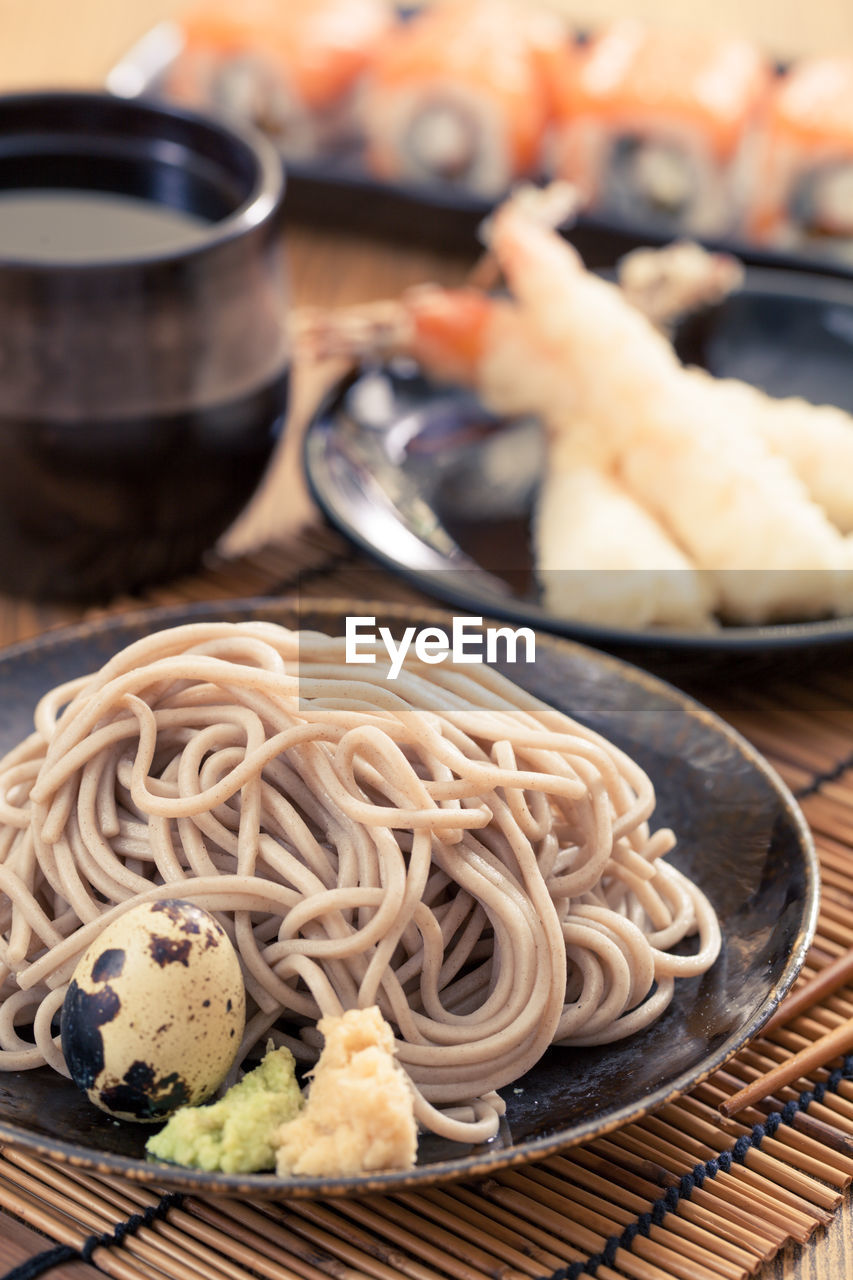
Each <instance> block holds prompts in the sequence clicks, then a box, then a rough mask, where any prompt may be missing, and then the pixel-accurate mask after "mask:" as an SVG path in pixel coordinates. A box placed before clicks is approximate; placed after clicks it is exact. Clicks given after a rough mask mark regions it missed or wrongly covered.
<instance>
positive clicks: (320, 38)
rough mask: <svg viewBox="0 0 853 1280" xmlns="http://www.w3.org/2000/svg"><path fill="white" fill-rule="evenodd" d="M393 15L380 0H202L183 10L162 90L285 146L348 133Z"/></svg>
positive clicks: (313, 148) (319, 142)
mask: <svg viewBox="0 0 853 1280" xmlns="http://www.w3.org/2000/svg"><path fill="white" fill-rule="evenodd" d="M391 22H392V15H391V12H390V9H389V7H388V6H387V5H386V4H384V3H383V0H299V2H298V3H286V2H282V0H240V3H239V4H232V3H231V2H230V0H206V2H205V3H202V4H200V5H199V6H198V7H196V8H193V9H190V10H188V11H187V12H186V13H185V14H184V15H182V18H181V28H182V34H183V40H184V47H183V50H182V52H181V53H180V55H179V56H178V58H177V60H176V62H175V65H174V67H173V68H172V70H171V74H170V76H169V79H168V82H167V85H166V89H167V92H168V93H169V94H170V95H171V96H173V97H176V98H178V99H179V100H181V101H184V102H188V103H191V104H193V105H196V106H207V107H211V106H212V107H214V108H219V109H221V110H225V111H228V112H231V113H234V114H237V115H242V116H243V117H245V118H247V119H249V120H251V122H252V123H253V124H255V125H257V126H259V127H260V128H262V129H263V130H264V131H265V132H266V133H269V134H270V135H271V136H272V137H273V138H274V139H275V141H276V143H277V144H278V145H279V146H280V148H281V150H282V151H283V152H284V154H285V155H287V156H290V157H295V158H299V159H303V158H308V157H310V156H313V155H315V154H317V153H319V152H321V151H323V150H328V149H329V148H330V147H335V146H339V145H341V144H342V143H344V142H348V141H351V140H352V135H353V132H354V127H355V125H354V119H355V107H354V100H355V95H356V94H357V91H358V88H359V85H360V81H361V78H362V76H363V75H364V73H365V71H366V70H367V68H368V67H369V65H370V63H371V60H372V58H373V53H374V50H375V48H376V45H377V43H378V41H379V39H380V37H381V36H382V35H383V34H384V32H385V31H386V30H387V28H388V27H389V26H390V24H391Z"/></svg>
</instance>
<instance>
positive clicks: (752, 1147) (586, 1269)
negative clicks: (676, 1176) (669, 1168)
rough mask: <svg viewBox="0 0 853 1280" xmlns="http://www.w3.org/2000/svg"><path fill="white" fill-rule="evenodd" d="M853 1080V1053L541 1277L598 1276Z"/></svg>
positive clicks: (545, 1279) (575, 1279)
mask: <svg viewBox="0 0 853 1280" xmlns="http://www.w3.org/2000/svg"><path fill="white" fill-rule="evenodd" d="M851 1079H853V1053H851V1054H848V1055H847V1057H846V1058H845V1059H844V1065H843V1066H841V1067H836V1068H835V1070H834V1071H832V1072H830V1074H829V1077H828V1079H826V1080H823V1081H821V1082H820V1083H819V1084H816V1085H815V1087H814V1088H813V1089H805V1090H804V1091H803V1092H802V1093H801V1094H800V1095H799V1097H797V1098H792V1099H791V1101H790V1102H786V1104H785V1106H784V1107H783V1108H782V1110H781V1111H771V1112H770V1114H769V1115H768V1117H767V1119H766V1120H764V1121H762V1123H761V1124H756V1125H753V1127H752V1130H751V1131H750V1132H749V1133H744V1134H741V1136H740V1137H739V1138H738V1140H737V1142H736V1143H735V1144H734V1146H733V1147H732V1148H731V1150H729V1151H723V1152H721V1153H720V1155H718V1156H715V1157H714V1158H713V1159H711V1160H706V1161H705V1163H704V1164H697V1165H696V1166H695V1167H694V1168H693V1169H691V1171H690V1172H689V1173H685V1174H683V1175H682V1177H681V1178H680V1180H679V1182H678V1183H677V1184H676V1185H674V1186H671V1187H667V1189H666V1192H665V1193H664V1195H663V1196H661V1198H660V1199H659V1200H656V1201H655V1202H654V1204H653V1205H652V1207H651V1209H649V1210H648V1211H647V1212H646V1213H640V1214H638V1215H637V1218H636V1220H635V1221H634V1222H629V1223H628V1226H627V1227H625V1229H624V1231H622V1232H621V1233H620V1234H619V1235H618V1236H610V1238H609V1239H608V1240H606V1241H605V1243H604V1248H603V1249H602V1250H601V1252H600V1253H593V1254H590V1256H589V1257H588V1258H586V1259H585V1260H583V1261H581V1260H578V1261H577V1262H572V1263H571V1264H570V1265H569V1266H568V1267H559V1268H558V1269H557V1270H556V1271H552V1272H551V1274H550V1276H547V1277H545V1276H542V1277H540V1278H539V1280H580V1277H581V1276H595V1274H596V1272H597V1271H598V1268H599V1267H602V1266H607V1267H615V1266H616V1265H617V1264H616V1254H617V1252H618V1250H619V1249H630V1248H631V1245H632V1244H633V1243H634V1241H635V1240H636V1238H637V1236H648V1235H649V1234H650V1232H651V1229H652V1227H653V1226H654V1227H659V1226H660V1225H661V1223H662V1222H663V1220H664V1217H665V1216H666V1214H667V1213H674V1212H675V1210H676V1209H677V1208H678V1206H679V1204H680V1203H681V1201H682V1200H689V1199H690V1197H691V1195H692V1194H693V1192H694V1191H695V1190H696V1188H697V1187H701V1186H702V1184H703V1183H704V1182H706V1181H707V1179H708V1178H716V1176H717V1174H718V1173H728V1172H729V1170H730V1169H731V1167H732V1165H733V1164H743V1162H744V1161H745V1160H746V1157H747V1155H748V1153H749V1152H750V1151H757V1150H758V1148H759V1147H760V1146H761V1144H762V1142H763V1141H764V1139H765V1138H772V1137H773V1134H774V1133H775V1132H776V1130H777V1129H778V1128H779V1126H780V1125H782V1124H793V1123H794V1116H795V1115H796V1114H797V1112H798V1111H808V1109H809V1107H810V1106H811V1104H812V1103H813V1102H822V1101H823V1099H824V1098H825V1097H826V1095H827V1094H828V1093H837V1092H838V1086H839V1085H840V1084H841V1082H842V1080H851Z"/></svg>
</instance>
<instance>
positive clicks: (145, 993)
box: [60, 899, 246, 1121]
mask: <svg viewBox="0 0 853 1280" xmlns="http://www.w3.org/2000/svg"><path fill="white" fill-rule="evenodd" d="M245 1018H246V995H245V988H244V986H243V977H242V974H241V971H240V962H239V960H238V959H237V953H236V951H235V950H234V947H233V946H232V945H231V941H230V939H229V937H228V935H227V934H226V932H225V930H224V929H223V928H222V926H221V925H220V924H219V922H218V921H217V920H215V919H214V917H213V916H212V915H210V913H209V912H207V911H204V910H202V909H201V908H200V907H197V906H195V905H194V904H193V903H191V902H183V901H180V900H177V899H164V900H163V901H161V902H144V903H140V904H139V905H138V906H136V907H132V908H131V909H130V910H129V911H127V912H126V913H125V914H124V915H122V916H119V918H118V919H117V920H114V921H113V922H112V924H110V925H108V926H107V928H106V929H104V931H103V933H101V934H100V936H99V937H98V938H97V939H96V941H95V942H93V943H92V944H91V946H90V947H89V948H88V950H86V951H85V952H84V954H83V955H82V956H81V958H80V961H79V963H78V964H77V967H76V969H75V970H74V976H73V978H72V980H71V982H70V984H69V987H68V991H67V992H66V995H65V1000H64V1003H63V1005H62V1018H61V1023H60V1031H61V1036H62V1051H63V1054H64V1056H65V1061H66V1064H67V1066H68V1070H69V1072H70V1073H71V1078H72V1080H73V1081H74V1083H75V1084H76V1085H77V1086H78V1087H79V1088H80V1089H82V1090H83V1091H84V1092H85V1093H87V1094H88V1096H89V1098H90V1099H91V1100H92V1102H94V1103H95V1105H96V1106H98V1107H100V1108H101V1109H102V1110H103V1111H107V1112H109V1114H110V1115H113V1116H117V1117H118V1118H119V1119H122V1120H146V1121H147V1120H164V1119H165V1118H166V1117H167V1116H169V1115H171V1114H172V1112H173V1111H176V1110H177V1109H178V1107H182V1106H185V1105H191V1106H192V1105H194V1104H196V1103H198V1102H203V1101H204V1100H205V1099H206V1098H209V1097H210V1095H211V1094H212V1093H214V1092H215V1090H216V1089H217V1088H218V1087H219V1085H220V1084H221V1083H222V1081H223V1080H224V1078H225V1076H226V1075H227V1073H228V1070H229V1068H230V1067H231V1064H232V1063H233V1061H234V1058H235V1056H236V1053H237V1049H238V1047H239V1044H240V1038H241V1036H242V1033H243V1027H244V1024H245Z"/></svg>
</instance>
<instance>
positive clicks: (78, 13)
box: [0, 0, 853, 1280]
mask: <svg viewBox="0 0 853 1280" xmlns="http://www.w3.org/2000/svg"><path fill="white" fill-rule="evenodd" d="M179 7H180V5H179V4H178V3H177V0H122V3H121V4H116V3H115V0H75V3H74V4H73V5H69V4H63V3H62V2H61V0H27V3H23V2H22V0H0V89H3V88H12V87H20V86H35V85H48V84H50V85H55V84H59V83H63V84H76V85H83V84H96V83H99V82H100V81H101V80H102V78H103V75H104V73H105V71H106V69H107V68H108V67H109V66H110V65H111V63H112V62H113V61H114V60H115V58H116V56H117V55H118V54H119V53H120V52H121V51H122V50H123V49H124V48H125V47H127V45H128V44H129V43H130V42H131V41H132V40H133V39H134V38H135V37H136V36H137V35H139V34H140V33H141V32H142V31H143V30H145V29H146V28H147V27H148V26H149V25H150V24H151V22H152V21H153V20H155V19H156V18H158V17H160V16H163V15H165V14H168V13H170V12H174V11H176V10H177V9H178V8H179ZM564 7H567V8H568V10H569V12H571V13H573V14H576V15H577V16H578V17H580V18H584V17H588V16H589V9H590V7H589V6H587V7H586V11H585V10H584V8H583V6H582V5H581V4H574V5H572V4H571V3H570V2H569V0H567V2H566V5H565V6H564ZM615 7H620V6H618V4H617V5H614V4H613V3H611V4H610V5H608V10H607V11H608V12H610V11H613V9H614V8H615ZM625 7H626V6H625V5H622V6H621V8H623V9H624V8H625ZM634 8H635V9H636V10H637V11H640V10H639V6H634ZM714 10H715V19H714V20H715V21H722V20H728V19H730V18H732V17H733V16H736V17H737V18H738V19H740V20H741V22H742V24H743V25H745V26H746V27H747V28H750V27H751V28H752V31H753V34H755V33H756V32H757V33H762V31H765V32H766V34H767V35H768V39H769V41H770V43H772V44H773V45H774V46H775V47H777V48H779V49H780V51H784V52H786V53H787V52H791V51H794V50H796V49H806V48H808V49H811V48H829V47H837V46H838V45H839V44H844V43H846V44H847V45H848V46H850V47H851V48H853V7H851V6H850V5H849V3H847V2H846V0H832V2H831V3H830V2H829V0H824V2H823V3H821V4H820V5H818V6H810V7H808V12H807V13H806V6H802V5H798V4H795V3H793V0H792V2H791V3H787V4H782V3H779V2H778V0H772V2H771V0H757V2H755V3H752V4H746V5H744V4H741V3H734V2H733V3H731V4H726V3H722V4H721V5H717V6H714ZM596 11H600V10H599V9H598V8H596ZM642 11H643V12H644V13H649V12H653V13H664V14H666V13H668V12H674V13H676V14H677V15H679V16H680V17H681V18H683V17H684V12H683V5H681V4H680V3H679V0H645V3H644V5H643V7H642ZM770 15H772V23H770V25H769V26H765V20H766V19H767V18H768V16H770ZM706 16H707V15H706ZM288 249H289V263H290V273H291V281H292V291H293V298H294V301H295V303H296V304H300V303H311V304H343V303H347V302H352V301H364V300H370V299H374V298H381V297H387V296H393V295H395V294H396V293H398V292H399V290H400V289H401V288H402V287H404V286H405V285H408V284H412V283H417V282H420V281H423V280H428V279H429V280H436V281H439V282H442V283H447V284H454V283H457V282H459V281H460V280H461V279H462V278H463V277H464V275H465V272H466V271H467V269H468V268H469V266H470V264H471V262H472V261H473V260H474V257H475V255H476V246H473V245H472V246H471V250H470V252H469V253H468V254H464V255H461V256H459V257H458V258H453V257H448V256H439V255H437V254H435V253H431V252H430V251H428V250H426V249H424V250H413V249H411V248H398V247H395V246H393V245H391V244H388V243H378V242H376V241H375V240H373V239H370V238H359V237H356V236H351V235H346V234H343V233H340V234H334V235H330V234H321V233H318V232H316V231H311V230H309V229H306V228H304V227H298V226H292V227H291V228H290V230H289V233H288ZM295 372H296V376H295V384H294V403H293V411H292V414H291V422H290V425H289V428H288V432H287V434H286V436H285V439H284V440H283V442H282V445H281V447H280V450H279V453H278V455H277V457H276V459H275V460H274V463H273V465H272V467H271V469H270V472H269V475H268V478H267V481H266V484H265V486H264V488H263V489H262V491H261V493H260V494H259V495H258V497H257V499H256V500H255V502H254V503H253V504H252V506H251V507H250V509H249V511H248V512H247V513H245V515H244V516H243V517H242V518H241V519H240V520H239V521H238V523H237V525H236V526H235V527H234V529H233V530H232V531H231V533H230V535H229V536H228V538H227V539H226V540H225V542H224V544H223V547H222V548H221V553H222V554H221V555H220V556H219V557H217V558H216V559H214V561H213V562H212V563H211V564H210V565H209V566H208V567H207V568H206V569H205V570H204V571H203V572H201V573H199V574H198V575H196V576H195V577H193V578H191V579H186V580H184V581H182V582H181V583H179V584H172V585H169V586H167V587H165V588H164V589H163V590H158V591H152V592H150V593H148V594H147V595H146V598H145V600H144V601H143V602H142V603H150V604H156V603H162V602H165V601H176V600H181V599H187V600H189V599H202V598H206V597H207V598H215V597H222V598H224V597H228V596H232V597H235V596H241V595H245V594H251V593H253V592H255V591H266V590H270V589H273V588H274V587H282V586H284V587H286V586H287V563H288V555H289V552H288V546H289V545H292V540H293V539H296V540H297V541H298V544H299V548H300V555H301V557H302V558H303V560H307V561H311V558H312V557H313V560H314V562H315V563H316V566H317V568H318V572H319V576H320V578H321V580H322V575H323V573H324V572H325V569H324V566H326V568H327V569H328V573H329V580H330V581H332V580H334V581H336V582H339V581H340V572H341V566H340V546H339V544H338V543H337V541H336V539H334V538H333V539H331V540H330V538H329V535H328V534H327V532H326V531H324V530H323V528H322V527H321V525H320V524H319V522H318V518H317V513H316V512H315V511H314V510H313V508H312V504H311V501H310V499H309V497H308V495H307V492H306V490H305V486H304V483H303V480H302V477H301V474H300V470H299V465H298V454H299V438H300V431H301V427H302V425H303V424H304V421H305V419H306V416H307V414H308V413H309V412H310V409H311V407H312V406H313V405H314V404H315V403H316V401H317V398H318V396H319V394H320V392H321V390H322V388H323V385H324V384H325V382H326V381H327V380H328V379H329V378H330V377H333V376H334V375H335V373H336V370H334V369H327V370H323V371H317V370H309V369H304V368H298V369H297V370H296V371H295ZM289 540H290V542H289ZM354 580H357V579H354ZM400 590H401V592H402V588H400ZM130 603H139V602H130V601H126V600H122V601H115V602H113V604H112V605H111V606H110V610H112V611H119V610H121V609H123V608H126V607H127V606H128V604H130ZM93 612H94V611H92V610H89V611H83V610H80V609H77V608H74V607H69V606H51V605H36V604H32V603H29V602H26V601H20V600H13V599H9V598H0V646H2V645H6V644H9V643H12V642H14V641H17V640H23V639H26V638H27V637H30V636H34V635H37V634H39V633H41V632H43V631H44V630H45V629H47V628H49V627H53V626H57V625H61V624H62V623H64V622H68V621H72V620H74V619H76V618H79V617H81V616H92V614H93ZM852 1228H853V1212H851V1207H850V1203H849V1201H848V1202H847V1204H846V1207H845V1208H844V1209H843V1210H842V1211H841V1212H840V1213H839V1214H838V1215H837V1217H836V1219H835V1221H834V1223H833V1225H832V1226H831V1227H830V1228H829V1230H827V1231H826V1232H825V1233H824V1234H823V1235H822V1236H820V1237H819V1238H816V1239H815V1240H814V1241H813V1242H812V1243H811V1244H810V1245H809V1246H807V1247H806V1248H805V1250H803V1251H800V1250H799V1249H793V1248H792V1249H789V1250H788V1251H786V1253H785V1254H784V1255H781V1256H780V1258H779V1259H777V1261H776V1263H774V1264H773V1265H772V1266H771V1267H770V1268H769V1269H768V1271H767V1272H766V1273H763V1274H766V1275H767V1276H773V1277H776V1280H782V1278H783V1277H784V1280H806V1277H810V1278H813V1280H841V1277H842V1276H843V1275H845V1274H847V1275H853V1270H851V1269H848V1268H850V1267H853V1263H851V1262H850V1259H849V1255H847V1254H846V1253H845V1240H846V1238H847V1237H848V1236H849V1234H850V1232H851V1229H852ZM47 1243H48V1242H47V1241H46V1240H45V1239H44V1238H43V1237H42V1236H39V1235H37V1234H36V1233H35V1232H33V1231H32V1230H31V1229H30V1228H28V1227H26V1226H24V1225H23V1224H22V1223H21V1222H20V1221H18V1220H16V1219H15V1218H13V1217H10V1216H9V1215H6V1214H2V1213H0V1274H2V1273H3V1272H5V1270H6V1269H7V1268H9V1267H11V1266H12V1265H13V1264H15V1263H17V1262H20V1261H21V1260H23V1259H25V1258H27V1257H28V1256H31V1255H32V1254H34V1253H36V1252H38V1251H39V1250H41V1249H43V1248H44V1247H45V1246H46V1245H47ZM845 1258H846V1259H847V1263H846V1265H845V1261H844V1259H845ZM50 1274H52V1275H55V1276H61V1277H63V1280H66V1278H67V1280H76V1278H77V1277H82V1276H84V1275H92V1276H94V1275H95V1274H96V1272H95V1271H94V1270H93V1269H92V1268H91V1267H87V1266H85V1265H84V1264H81V1263H69V1264H65V1265H63V1266H62V1267H60V1268H57V1269H56V1270H54V1271H53V1272H51V1273H50Z"/></svg>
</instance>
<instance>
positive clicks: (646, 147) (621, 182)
mask: <svg viewBox="0 0 853 1280" xmlns="http://www.w3.org/2000/svg"><path fill="white" fill-rule="evenodd" d="M769 82H770V69H769V66H768V64H767V62H766V60H765V59H764V57H763V56H762V55H761V54H760V53H759V51H758V50H757V49H756V48H755V47H754V46H753V45H752V44H750V43H749V42H748V41H747V40H743V39H738V38H734V37H731V38H730V37H728V36H722V35H719V36H711V35H708V34H707V33H700V32H697V31H690V30H683V29H678V28H674V27H673V28H667V29H659V28H656V27H651V26H647V25H645V24H644V23H641V22H638V21H635V20H633V19H624V20H620V21H616V22H613V23H612V24H610V25H609V26H608V27H606V28H605V29H604V30H603V31H602V32H601V33H600V34H599V35H598V36H597V37H595V38H594V39H592V40H591V41H590V42H589V44H588V45H587V46H586V48H585V49H584V51H583V54H582V57H581V61H580V65H579V67H578V69H577V72H576V74H575V75H574V76H571V77H569V78H567V79H566V80H565V81H564V82H563V83H562V86H561V91H560V93H559V98H558V107H557V109H558V125H557V130H556V143H555V148H554V158H553V166H554V169H555V172H556V173H557V175H558V176H560V177H563V178H567V179H569V180H570V181H571V182H574V183H575V184H576V185H577V186H578V188H579V191H580V193H581V196H582V198H583V200H584V202H585V203H586V204H587V205H588V206H590V207H592V208H594V209H596V210H599V211H602V212H606V213H609V214H615V215H616V216H618V217H620V218H624V219H626V220H629V221H638V220H639V221H642V222H644V223H646V224H647V225H648V224H654V225H656V226H658V227H659V228H660V229H661V230H662V231H663V232H665V233H668V234H669V233H675V232H684V231H689V232H691V233H692V234H699V235H721V234H725V233H727V232H728V231H730V230H731V228H732V227H733V226H734V225H735V223H736V221H737V216H738V212H739V210H740V208H741V204H742V198H743V197H742V186H743V177H744V172H743V171H744V167H745V164H746V161H747V154H748V153H747V148H748V146H749V142H750V139H751V137H752V135H753V131H754V125H755V122H756V118H757V114H758V111H759V109H760V107H761V104H762V103H763V101H764V99H765V97H766V93H767V90H768V86H769Z"/></svg>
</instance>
